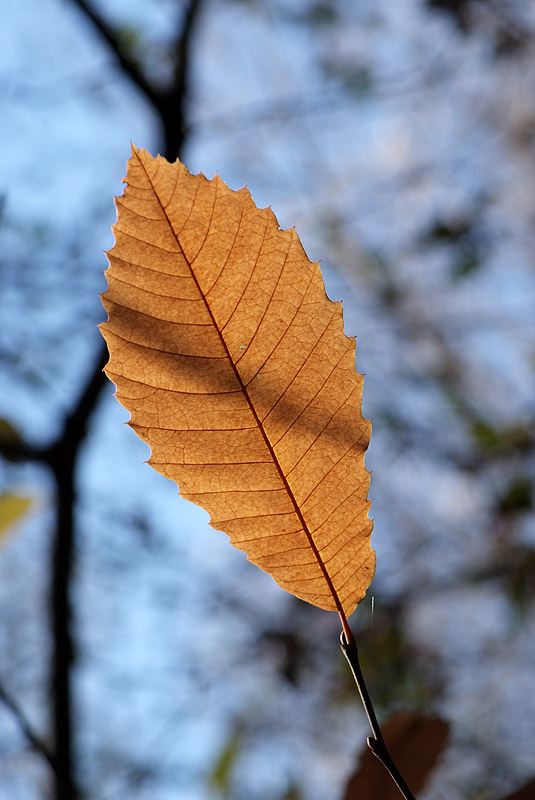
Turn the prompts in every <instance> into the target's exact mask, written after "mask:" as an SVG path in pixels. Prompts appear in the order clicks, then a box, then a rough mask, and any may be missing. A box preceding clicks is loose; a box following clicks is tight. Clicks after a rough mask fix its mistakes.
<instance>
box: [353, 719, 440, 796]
mask: <svg viewBox="0 0 535 800" xmlns="http://www.w3.org/2000/svg"><path fill="white" fill-rule="evenodd" d="M448 733H449V725H448V723H447V722H444V720H442V719H440V718H438V717H423V716H421V715H419V714H415V713H413V712H411V711H401V712H400V713H399V714H396V715H395V716H394V717H391V719H389V720H388V722H387V723H386V724H385V725H383V736H384V738H385V741H386V744H387V746H388V749H389V751H390V755H391V756H392V759H393V760H394V762H395V763H396V766H397V767H398V769H399V771H400V772H401V774H402V775H403V777H404V778H405V780H406V781H407V784H408V785H409V786H410V788H411V791H412V792H413V794H418V793H419V792H420V791H421V790H422V789H423V788H424V786H425V783H426V781H427V779H428V777H429V775H430V773H431V770H432V769H433V767H434V766H435V764H436V762H437V760H438V757H439V756H440V754H441V753H442V751H443V750H444V747H445V746H446V743H447V739H448ZM364 797H365V798H366V800H398V798H399V790H398V788H397V786H396V785H395V784H394V783H392V780H391V778H390V775H389V774H388V772H386V770H385V769H384V767H383V765H382V764H381V763H380V762H379V761H378V759H377V758H376V757H375V756H374V755H373V753H372V751H371V750H368V749H366V751H365V752H364V753H363V754H362V757H361V758H359V766H358V769H357V771H356V773H355V774H354V775H353V777H352V778H351V779H350V781H349V783H348V785H347V788H346V791H345V794H344V798H343V800H360V799H361V798H364Z"/></svg>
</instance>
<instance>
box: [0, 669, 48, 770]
mask: <svg viewBox="0 0 535 800" xmlns="http://www.w3.org/2000/svg"><path fill="white" fill-rule="evenodd" d="M0 700H2V702H3V703H4V705H5V706H7V708H9V710H10V711H11V713H12V714H13V716H14V717H15V719H16V720H17V722H18V724H19V727H20V729H21V731H22V733H23V734H24V736H25V738H26V739H27V740H28V742H29V743H30V744H31V745H32V747H33V748H34V750H36V752H38V753H39V754H40V755H42V756H43V758H44V759H45V760H46V761H48V763H49V764H50V766H51V767H52V769H53V770H54V772H55V771H56V760H55V758H54V756H53V755H52V753H51V752H50V750H49V749H48V747H47V746H46V744H45V743H44V741H43V740H42V739H41V737H40V736H38V735H37V734H36V733H35V731H34V730H33V728H32V726H31V725H30V723H29V721H28V720H27V719H26V716H25V714H24V712H23V711H22V709H21V708H20V707H19V706H18V704H17V703H16V702H15V700H14V699H13V697H12V696H11V695H10V694H9V693H8V691H7V690H6V689H5V687H4V686H3V684H2V683H1V682H0Z"/></svg>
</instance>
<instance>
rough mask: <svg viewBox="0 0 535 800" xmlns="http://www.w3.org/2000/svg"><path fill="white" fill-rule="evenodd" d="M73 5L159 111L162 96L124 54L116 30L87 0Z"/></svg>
mask: <svg viewBox="0 0 535 800" xmlns="http://www.w3.org/2000/svg"><path fill="white" fill-rule="evenodd" d="M72 2H73V3H76V5H77V6H78V7H79V8H80V9H81V10H82V11H83V12H84V14H85V15H86V17H88V19H90V20H91V22H92V23H93V25H94V26H95V27H96V28H97V30H98V31H99V32H100V34H101V35H102V36H103V38H104V39H105V40H106V42H107V43H108V45H109V46H110V48H111V49H112V50H113V53H114V55H115V57H116V58H117V60H118V61H119V64H120V66H121V68H122V69H123V70H124V72H126V74H127V76H128V77H129V78H130V80H131V81H132V82H133V83H135V84H136V86H137V87H138V88H139V89H141V91H142V92H143V94H144V95H145V96H146V97H147V99H148V100H150V102H151V103H152V104H153V106H155V107H156V108H157V109H158V106H159V103H160V99H161V95H160V92H159V91H158V89H156V87H155V86H153V85H152V83H151V82H150V81H149V80H148V79H147V77H146V75H145V73H144V72H143V71H142V70H141V69H140V67H139V65H138V64H137V63H136V61H135V60H134V59H133V58H129V57H128V56H127V55H125V53H124V52H123V50H122V48H121V44H120V39H119V35H118V33H117V31H116V30H114V29H113V28H112V27H111V25H108V23H107V22H106V20H105V19H104V18H103V17H101V16H100V14H99V13H98V11H96V9H94V8H93V7H92V6H91V5H90V4H89V3H87V2H86V0H72Z"/></svg>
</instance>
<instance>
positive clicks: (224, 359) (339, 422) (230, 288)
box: [102, 148, 375, 619]
mask: <svg viewBox="0 0 535 800" xmlns="http://www.w3.org/2000/svg"><path fill="white" fill-rule="evenodd" d="M125 182H126V183H127V187H126V189H125V192H124V194H123V196H122V197H120V198H118V199H117V208H118V220H117V223H116V224H115V226H114V232H115V242H116V243H115V246H114V247H113V249H112V250H111V251H110V253H109V262H110V268H109V270H108V272H107V277H108V290H107V292H106V293H105V294H104V296H103V302H104V305H105V307H106V309H107V310H108V322H106V323H105V324H104V325H103V326H102V330H103V335H104V337H105V339H106V341H107V343H108V348H109V351H110V361H109V364H108V366H107V368H106V373H107V375H108V377H109V378H110V379H111V380H112V381H113V382H114V383H115V384H116V386H117V398H118V400H119V401H120V402H121V403H122V404H123V405H124V406H125V407H126V408H127V409H128V410H129V411H130V412H131V415H132V417H131V422H130V424H131V425H132V427H133V428H134V430H135V431H136V433H137V434H138V435H139V436H140V437H141V438H142V439H144V440H145V441H146V442H147V443H148V444H149V445H150V447H151V450H152V456H151V458H150V461H149V463H150V464H151V466H152V467H154V469H156V470H157V471H158V472H161V473H162V474H163V475H165V476H167V477H168V478H171V479H172V480H174V481H176V483H177V484H178V485H179V487H180V491H181V494H182V496H183V497H185V498H187V499H188V500H191V501H193V502H194V503H197V504H198V505H201V506H203V508H205V509H206V510H207V511H208V512H209V514H210V516H211V523H210V524H211V525H212V526H213V527H214V528H217V529H218V530H222V531H224V532H225V533H227V534H228V535H229V536H230V539H231V542H232V544H233V545H234V546H235V547H238V548H239V549H240V550H244V551H245V552H246V553H247V554H248V558H249V560H250V561H252V562H253V563H255V564H257V565H258V566H259V567H261V568H262V569H263V570H265V571H266V572H269V573H270V574H271V575H272V577H273V578H274V579H275V580H276V581H277V582H278V583H279V584H280V585H281V586H282V587H283V588H285V589H287V590H288V591H289V592H292V593H293V594H295V595H297V596H298V597H300V598H302V599H303V600H307V601H308V602H310V603H313V604H315V605H317V606H320V607H321V608H325V609H331V610H338V612H339V613H340V614H341V616H342V619H344V613H345V614H349V613H351V612H352V611H353V609H354V607H355V605H356V604H357V603H358V602H359V601H360V600H361V599H362V598H363V596H364V594H365V591H366V588H367V587H368V585H369V583H370V581H371V579H372V577H373V571H374V555H375V554H374V552H373V550H372V549H371V546H370V534H371V527H372V523H371V520H370V519H369V518H368V510H369V501H368V500H367V494H368V488H369V474H368V472H367V471H366V469H365V467H364V452H365V450H366V448H367V446H368V442H369V436H370V429H371V425H370V423H369V422H368V421H367V420H365V419H364V418H363V416H362V412H361V399H362V376H361V375H358V374H357V373H356V372H355V364H354V361H355V342H354V339H353V338H349V337H347V336H346V335H345V334H344V332H343V320H342V308H341V303H332V302H331V301H330V300H329V299H328V298H327V296H326V294H325V289H324V285H323V280H322V277H321V273H320V270H319V266H318V264H312V263H311V262H310V261H309V260H308V258H307V256H306V254H305V252H304V250H303V248H302V245H301V243H300V241H299V238H298V236H297V234H296V233H295V231H294V230H289V231H282V230H280V229H279V227H278V223H277V220H276V218H275V216H274V214H273V212H272V211H271V210H270V209H258V208H257V207H256V206H255V204H254V203H253V201H252V199H251V196H250V194H249V192H248V190H247V189H246V188H243V189H241V190H240V191H238V192H234V191H232V190H231V189H229V187H228V186H226V185H225V184H224V183H223V181H222V180H221V179H220V178H219V177H218V176H216V177H215V178H214V179H213V180H211V181H209V180H207V179H206V178H205V177H204V176H202V175H196V176H194V175H191V174H190V173H189V172H188V171H187V169H186V168H185V167H184V166H183V165H182V164H181V163H180V162H178V161H177V162H175V163H174V164H169V163H168V162H167V161H165V160H164V159H163V158H161V157H158V158H155V159H153V158H152V157H151V156H150V154H149V153H147V152H146V151H143V150H137V149H136V148H133V151H132V157H131V159H130V161H129V164H128V175H127V178H126V179H125Z"/></svg>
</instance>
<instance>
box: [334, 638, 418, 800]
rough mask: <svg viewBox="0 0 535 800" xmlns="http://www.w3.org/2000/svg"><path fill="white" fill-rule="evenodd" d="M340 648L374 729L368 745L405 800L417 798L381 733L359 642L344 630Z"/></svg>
mask: <svg viewBox="0 0 535 800" xmlns="http://www.w3.org/2000/svg"><path fill="white" fill-rule="evenodd" d="M340 648H341V650H342V653H343V654H344V655H345V657H346V658H347V660H348V663H349V666H350V667H351V672H352V673H353V677H354V678H355V683H356V684H357V688H358V690H359V694H360V699H361V700H362V705H363V706H364V711H365V712H366V716H367V717H368V722H369V723H370V728H371V729H372V734H373V736H368V739H367V740H366V741H367V744H368V747H369V748H370V750H371V751H372V753H373V754H374V756H375V757H376V758H378V759H379V761H380V762H381V764H382V765H383V767H384V768H385V769H386V770H387V771H388V772H389V774H390V776H391V778H392V780H393V781H394V783H395V784H396V786H397V787H398V789H399V791H400V792H401V794H402V795H403V797H404V798H405V800H415V798H414V795H413V794H412V792H411V790H410V789H409V787H408V786H407V784H406V783H405V781H404V779H403V776H402V775H401V773H400V771H399V770H398V768H397V767H396V765H395V764H394V761H393V760H392V756H391V755H390V753H389V752H388V748H387V746H386V742H385V740H384V738H383V734H382V733H381V728H380V727H379V723H378V722H377V717H376V716H375V711H374V708H373V704H372V701H371V698H370V695H369V694H368V689H367V686H366V684H365V682H364V676H363V674H362V670H361V668H360V663H359V652H358V649H357V644H356V642H355V640H354V639H353V641H352V642H349V643H348V640H347V638H346V634H345V633H344V632H342V634H341V636H340Z"/></svg>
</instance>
